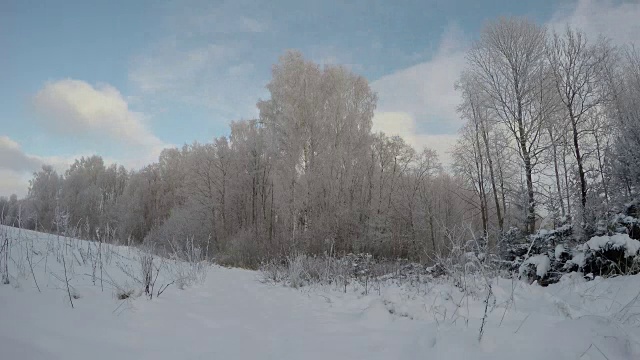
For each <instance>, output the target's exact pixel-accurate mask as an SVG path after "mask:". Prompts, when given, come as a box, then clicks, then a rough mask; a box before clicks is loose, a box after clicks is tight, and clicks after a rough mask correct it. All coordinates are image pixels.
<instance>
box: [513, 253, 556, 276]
mask: <svg viewBox="0 0 640 360" xmlns="http://www.w3.org/2000/svg"><path fill="white" fill-rule="evenodd" d="M528 265H534V266H535V267H536V275H537V276H539V277H544V276H545V275H547V272H549V269H551V261H550V260H549V257H548V256H547V255H536V256H532V257H530V258H528V259H527V260H525V262H523V263H522V265H520V276H522V275H523V273H524V271H525V270H526V268H527V266H528Z"/></svg>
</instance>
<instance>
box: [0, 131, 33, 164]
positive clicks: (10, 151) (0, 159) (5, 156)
mask: <svg viewBox="0 0 640 360" xmlns="http://www.w3.org/2000/svg"><path fill="white" fill-rule="evenodd" d="M40 166H42V161H41V159H39V158H38V157H36V156H31V155H27V154H25V153H24V152H23V151H22V149H21V148H20V145H19V144H18V143H17V142H15V141H13V140H12V139H10V138H9V137H8V136H0V169H4V170H11V171H15V172H24V171H33V170H35V169H38V168H39V167H40Z"/></svg>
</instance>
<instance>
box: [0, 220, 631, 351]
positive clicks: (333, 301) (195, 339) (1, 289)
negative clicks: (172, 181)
mask: <svg viewBox="0 0 640 360" xmlns="http://www.w3.org/2000/svg"><path fill="white" fill-rule="evenodd" d="M12 231H13V230H12ZM0 234H1V233H0ZM10 236H13V237H14V240H12V241H13V243H14V246H13V247H12V253H11V257H12V259H14V260H15V261H10V266H9V267H10V273H11V274H12V277H11V283H10V284H9V285H0V309H1V310H0V349H2V350H0V352H1V355H0V358H3V359H5V358H6V359H25V360H28V359H109V360H114V359H155V360H162V359H204V358H207V359H372V360H375V359H453V360H457V359H497V360H507V359H509V360H510V359H514V358H517V359H519V360H529V359H531V360H534V359H535V360H538V359H541V358H542V359H544V358H547V359H605V358H608V359H610V360H614V359H620V360H623V359H624V360H631V359H638V358H640V345H639V344H640V328H639V325H640V324H638V318H639V314H640V309H639V307H640V302H638V301H636V300H637V297H638V294H639V291H640V276H624V277H617V278H613V279H601V278H596V279H595V280H593V281H590V282H586V281H584V279H583V278H582V276H579V275H577V274H576V275H575V276H574V275H571V274H570V275H567V276H565V277H563V279H562V280H561V282H560V283H558V284H553V285H550V286H548V287H546V288H542V287H540V286H537V285H528V284H526V283H524V282H520V281H517V280H511V279H499V278H498V279H491V280H490V282H491V288H492V293H493V296H494V297H492V300H490V302H489V305H490V306H489V313H488V315H487V324H486V326H485V331H484V336H483V337H482V340H480V341H479V340H478V329H479V328H480V323H481V320H482V318H483V316H484V309H485V303H484V300H485V298H486V282H485V280H484V278H482V277H478V278H475V277H469V278H467V280H466V281H465V285H464V286H466V287H467V291H466V292H462V291H461V290H460V288H459V287H456V286H453V285H452V284H451V283H449V282H447V281H444V280H437V279H436V280H434V279H431V280H429V281H416V282H413V283H410V282H407V281H405V282H402V283H400V282H397V281H396V280H393V279H389V280H386V281H384V282H380V283H378V284H377V286H376V284H375V283H374V284H373V285H372V286H371V287H370V288H368V289H366V291H365V289H364V288H363V285H362V284H361V283H358V282H352V283H350V284H348V289H347V292H346V293H345V292H344V287H343V286H342V284H337V285H335V284H334V285H315V286H306V287H303V288H301V289H292V288H288V287H284V286H281V285H279V284H271V283H268V282H265V281H264V278H263V276H262V275H261V274H260V273H258V272H255V271H248V270H241V269H227V268H222V267H218V266H209V267H208V268H207V273H206V278H204V279H203V281H202V282H201V283H198V282H196V283H193V284H191V286H187V287H185V289H184V290H180V289H178V288H177V287H175V286H170V287H169V288H168V289H167V290H166V291H165V292H164V293H163V294H162V295H161V296H160V297H154V298H153V299H151V300H149V299H148V298H146V297H145V296H138V297H135V298H130V299H127V300H118V299H116V297H115V294H116V293H117V292H118V291H119V288H132V289H133V288H138V290H139V286H138V285H137V283H136V281H135V280H132V279H131V278H130V277H129V276H128V275H127V274H126V272H128V271H133V272H135V271H138V269H139V265H138V262H137V261H138V259H137V257H138V251H137V250H135V249H131V248H127V247H122V246H105V249H104V250H105V253H104V255H105V256H108V257H110V261H109V262H108V263H105V266H104V269H103V271H104V273H105V275H104V280H105V281H103V287H104V290H103V289H102V287H101V286H100V283H99V279H98V281H97V282H96V284H95V285H94V283H93V277H92V275H91V274H92V266H91V264H87V265H85V264H83V260H82V256H83V255H81V251H80V249H85V250H83V251H82V252H84V251H86V249H90V248H91V246H92V244H91V243H88V242H83V241H77V240H72V239H58V238H56V237H54V236H47V235H43V234H37V233H31V232H22V233H21V234H20V235H19V236H18V235H17V234H16V233H15V232H14V233H12V234H10ZM30 244H32V245H33V248H32V249H30V248H29V246H30ZM94 249H95V248H94ZM29 250H31V254H32V255H33V257H32V262H33V265H34V276H35V278H36V280H37V281H38V285H39V287H40V289H41V292H38V290H37V288H36V286H35V283H34V281H33V278H32V274H31V270H30V267H29V265H28V264H27V263H26V262H21V261H20V256H21V255H25V254H27V253H29ZM47 254H50V255H48V257H47ZM62 256H66V259H67V261H66V266H67V270H68V271H69V274H70V277H71V281H70V282H71V285H72V287H73V288H74V289H75V291H76V292H77V294H78V295H79V298H78V299H74V308H73V309H72V308H71V306H70V304H69V299H68V295H67V293H66V286H64V285H65V283H64V281H62V282H61V281H60V278H61V277H62V279H64V277H63V276H64V275H63V271H64V269H63V265H62V264H60V262H59V261H58V259H60V258H61V257H62ZM535 261H536V264H537V265H538V266H540V265H541V264H544V263H545V261H544V260H543V259H539V260H535ZM547 261H548V259H547ZM45 264H46V265H45ZM123 269H124V270H125V271H123ZM107 279H108V281H106V280H107ZM172 279H173V275H172V273H171V272H170V271H165V272H164V273H163V272H161V273H160V276H159V279H158V283H168V282H170V281H172ZM423 280H424V279H423ZM116 285H117V286H116ZM603 354H604V355H606V357H604V356H603Z"/></svg>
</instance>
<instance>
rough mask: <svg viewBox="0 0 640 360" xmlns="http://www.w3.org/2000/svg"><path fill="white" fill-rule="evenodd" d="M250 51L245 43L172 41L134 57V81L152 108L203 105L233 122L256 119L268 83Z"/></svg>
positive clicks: (130, 76)
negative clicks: (260, 76)
mask: <svg viewBox="0 0 640 360" xmlns="http://www.w3.org/2000/svg"><path fill="white" fill-rule="evenodd" d="M185 44H186V45H185ZM244 51H245V49H244V45H242V44H241V43H227V44H221V43H220V44H218V43H215V44H214V43H207V44H204V45H196V44H190V45H189V43H181V42H180V41H178V40H176V38H175V37H173V38H168V39H165V40H164V41H162V42H161V43H159V44H157V45H156V46H155V47H154V48H153V49H150V50H148V51H146V52H145V53H143V54H141V55H138V56H137V57H136V58H135V59H134V61H133V63H132V67H131V68H130V71H129V81H130V82H131V83H132V85H133V86H134V88H135V89H136V90H137V91H138V92H139V94H140V96H141V97H142V98H144V99H145V100H146V101H147V103H148V104H153V103H162V104H166V103H167V102H170V103H183V104H188V105H191V106H202V107H205V108H207V109H209V110H213V111H215V112H218V113H219V114H222V115H223V116H224V117H228V118H234V117H241V116H247V115H253V114H254V113H255V102H256V101H257V98H258V95H259V94H260V93H261V92H262V89H261V88H262V85H261V82H259V81H258V82H257V81H256V79H255V78H256V76H255V68H254V65H253V64H252V63H251V62H249V61H246V60H245V59H243V57H242V54H243V52H244ZM229 120H230V119H229Z"/></svg>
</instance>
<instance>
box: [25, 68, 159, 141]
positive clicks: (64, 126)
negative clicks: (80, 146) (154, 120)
mask: <svg viewBox="0 0 640 360" xmlns="http://www.w3.org/2000/svg"><path fill="white" fill-rule="evenodd" d="M33 106H34V107H35V109H36V111H37V112H38V113H39V115H40V116H41V118H43V119H45V120H47V122H46V123H45V125H46V126H47V127H49V128H51V129H52V130H55V131H57V132H61V133H68V134H69V133H70V134H78V133H87V132H89V133H93V134H99V135H100V136H105V135H106V136H108V137H110V138H111V139H113V140H117V141H121V142H124V143H126V144H131V145H136V146H146V147H153V146H157V145H161V144H162V141H160V139H158V138H157V137H156V136H155V135H153V134H152V133H151V132H150V131H149V129H148V128H147V127H146V126H145V124H144V122H143V115H142V114H141V113H137V112H134V111H132V110H131V109H129V105H128V103H127V101H126V100H125V99H124V97H123V96H122V94H120V92H119V91H118V90H117V89H116V88H114V87H113V86H111V85H107V84H101V85H98V86H95V87H94V86H92V85H91V84H89V83H87V82H85V81H81V80H73V79H65V80H59V81H55V82H48V83H46V84H45V85H44V87H43V88H42V89H40V90H39V91H38V93H37V94H36V95H35V96H34V98H33Z"/></svg>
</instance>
